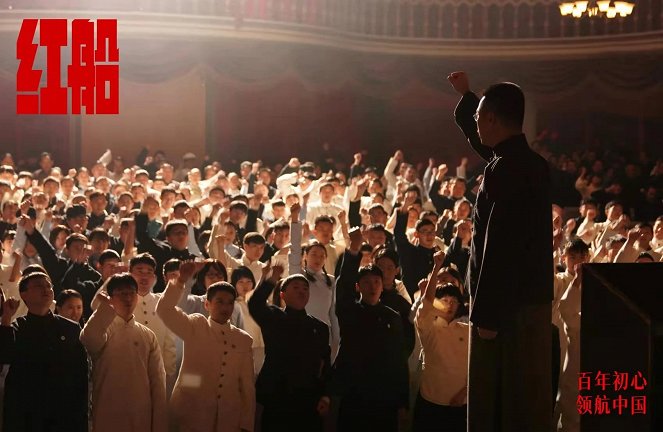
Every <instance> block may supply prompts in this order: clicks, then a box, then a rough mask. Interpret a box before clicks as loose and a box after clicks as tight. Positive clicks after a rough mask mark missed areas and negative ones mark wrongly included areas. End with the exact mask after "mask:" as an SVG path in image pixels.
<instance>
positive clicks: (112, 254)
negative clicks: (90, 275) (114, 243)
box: [98, 249, 120, 265]
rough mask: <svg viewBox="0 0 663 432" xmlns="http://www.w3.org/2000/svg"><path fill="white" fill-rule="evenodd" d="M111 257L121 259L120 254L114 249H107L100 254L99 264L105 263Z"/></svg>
mask: <svg viewBox="0 0 663 432" xmlns="http://www.w3.org/2000/svg"><path fill="white" fill-rule="evenodd" d="M110 259H116V260H118V261H119V260H120V254H119V253H117V252H116V251H114V250H113V249H106V250H105V251H103V252H102V253H101V254H99V261H98V262H99V265H104V263H105V262H106V261H108V260H110Z"/></svg>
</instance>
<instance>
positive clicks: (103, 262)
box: [96, 249, 120, 280]
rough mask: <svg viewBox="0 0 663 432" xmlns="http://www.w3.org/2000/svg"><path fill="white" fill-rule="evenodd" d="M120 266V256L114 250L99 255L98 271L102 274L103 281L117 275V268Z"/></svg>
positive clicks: (107, 250)
mask: <svg viewBox="0 0 663 432" xmlns="http://www.w3.org/2000/svg"><path fill="white" fill-rule="evenodd" d="M118 265H120V254H118V253H117V252H116V251H114V250H113V249H106V250H104V251H103V252H101V254H99V259H98V260H97V265H96V267H97V271H99V273H101V279H102V280H106V279H108V278H109V277H111V276H112V275H113V273H115V268H116V267H117V266H118Z"/></svg>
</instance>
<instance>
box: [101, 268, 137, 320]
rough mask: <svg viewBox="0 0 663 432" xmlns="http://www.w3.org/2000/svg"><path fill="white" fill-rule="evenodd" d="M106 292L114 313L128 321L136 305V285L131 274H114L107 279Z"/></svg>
mask: <svg viewBox="0 0 663 432" xmlns="http://www.w3.org/2000/svg"><path fill="white" fill-rule="evenodd" d="M106 291H107V292H108V296H109V298H110V304H111V306H112V307H113V309H114V310H115V313H116V314H117V315H118V316H119V317H121V318H122V319H124V320H125V321H129V320H130V319H131V317H132V316H133V313H134V310H135V309H136V305H137V304H138V283H137V282H136V279H135V278H134V277H133V276H132V275H131V273H118V274H114V275H113V276H111V277H110V278H109V279H108V284H107V285H106Z"/></svg>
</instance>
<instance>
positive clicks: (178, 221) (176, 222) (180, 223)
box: [166, 219, 189, 236]
mask: <svg viewBox="0 0 663 432" xmlns="http://www.w3.org/2000/svg"><path fill="white" fill-rule="evenodd" d="M178 226H183V227H186V228H187V229H188V227H189V225H188V224H187V222H186V221H185V220H184V219H173V220H171V221H168V223H166V236H168V235H169V234H170V233H171V231H172V230H173V228H175V227H178ZM187 233H188V231H187Z"/></svg>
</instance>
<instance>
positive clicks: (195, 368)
mask: <svg viewBox="0 0 663 432" xmlns="http://www.w3.org/2000/svg"><path fill="white" fill-rule="evenodd" d="M203 264H204V263H195V262H191V261H187V262H184V263H182V264H181V265H180V275H179V277H178V278H177V280H175V281H171V282H169V283H168V286H167V287H166V291H165V292H164V294H163V297H162V298H161V300H159V303H158V304H157V314H158V315H159V317H161V319H162V320H163V322H164V323H165V324H166V326H167V327H168V328H169V329H170V330H171V331H172V332H173V333H175V334H176V335H177V336H179V337H180V338H182V340H183V341H184V357H183V360H182V368H181V370H180V374H179V377H178V378H177V382H176V383H175V389H174V390H173V395H172V397H171V398H170V408H171V412H172V414H173V417H174V418H175V420H176V421H177V423H178V424H179V427H180V432H187V431H190V432H193V431H203V430H204V431H214V432H225V431H228V432H231V431H232V432H237V431H243V432H244V431H253V427H254V420H255V385H254V372H253V352H252V350H251V344H252V342H253V340H252V339H251V336H249V334H248V333H246V332H244V331H243V330H240V329H238V328H237V327H235V326H233V325H232V324H230V321H229V320H230V317H231V315H232V313H233V309H234V303H235V298H236V297H237V291H236V290H235V288H233V286H232V285H230V284H229V283H227V282H217V283H214V284H212V285H211V286H210V287H209V288H208V290H207V300H206V301H205V309H206V310H207V311H208V313H209V318H205V317H204V316H203V315H201V314H191V315H187V314H185V313H184V312H182V310H180V309H177V308H176V305H177V303H178V301H179V299H180V296H181V295H182V291H183V290H184V283H185V282H186V281H188V280H189V279H191V277H192V276H193V274H194V273H196V271H197V270H200V268H202V265H203Z"/></svg>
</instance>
